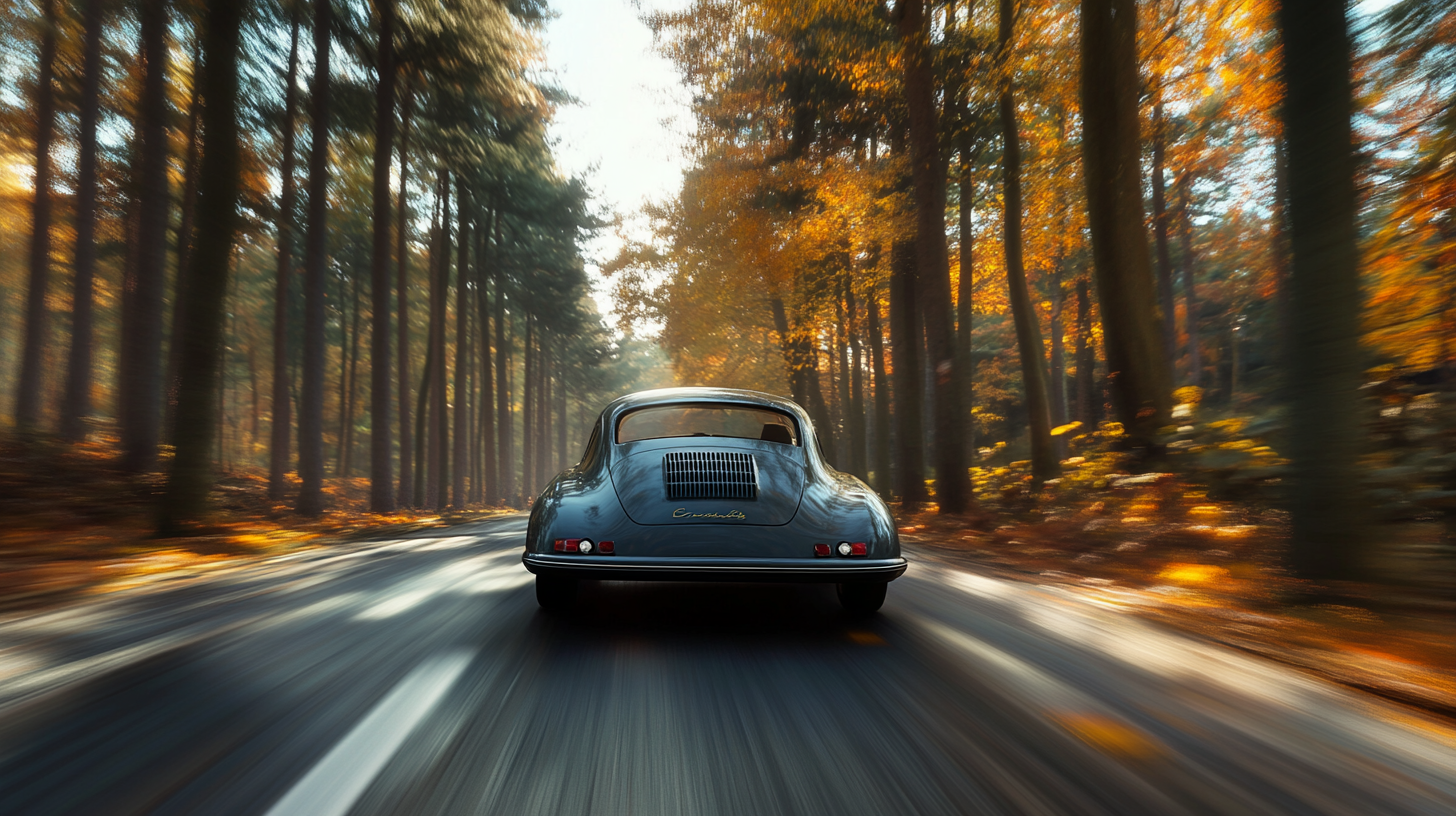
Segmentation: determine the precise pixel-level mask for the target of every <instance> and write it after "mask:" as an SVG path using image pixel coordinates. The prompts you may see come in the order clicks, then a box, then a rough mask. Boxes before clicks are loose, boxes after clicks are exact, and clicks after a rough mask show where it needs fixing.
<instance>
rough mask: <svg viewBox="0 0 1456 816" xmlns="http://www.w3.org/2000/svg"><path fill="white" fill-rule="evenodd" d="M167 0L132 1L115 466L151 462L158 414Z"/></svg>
mask: <svg viewBox="0 0 1456 816" xmlns="http://www.w3.org/2000/svg"><path fill="white" fill-rule="evenodd" d="M167 16H168V15H167V2H166V0H142V2H141V4H140V6H139V8H138V18H139V22H140V25H141V53H142V61H143V63H144V64H145V66H146V69H145V70H146V75H145V77H144V78H143V80H142V96H141V100H140V109H139V111H138V119H139V122H138V125H137V137H138V139H139V140H140V142H141V146H140V154H141V155H140V158H141V161H140V169H139V172H138V173H137V176H138V178H137V190H138V193H137V199H138V200H137V201H135V202H133V206H135V207H136V208H137V211H138V213H137V232H136V242H137V245H136V265H135V267H134V270H133V272H134V274H133V277H132V280H131V281H130V284H131V285H130V286H128V287H127V289H128V291H127V292H126V296H127V298H128V300H127V304H128V307H127V308H126V309H124V310H123V311H122V328H121V355H120V357H121V359H120V365H119V366H118V371H119V373H120V378H119V380H118V382H117V396H118V400H117V402H118V405H119V408H120V410H119V413H120V419H121V428H120V430H121V449H122V468H123V469H124V470H126V471H128V472H131V473H140V472H142V471H146V470H150V469H151V468H152V466H153V465H154V464H155V463H156V461H157V443H158V441H159V439H160V431H159V429H160V426H161V421H162V417H161V414H162V406H161V388H162V383H161V357H162V288H163V284H164V282H165V280H166V273H167V220H168V212H169V210H170V208H171V196H170V195H169V192H168V185H167V153H168V151H167V114H168V111H167V26H168V21H167Z"/></svg>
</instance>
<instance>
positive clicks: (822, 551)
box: [814, 544, 829, 558]
mask: <svg viewBox="0 0 1456 816" xmlns="http://www.w3.org/2000/svg"><path fill="white" fill-rule="evenodd" d="M828 554H829V545H828V544H815V545H814V555H815V556H816V557H818V558H823V557H824V556H826V555H828Z"/></svg>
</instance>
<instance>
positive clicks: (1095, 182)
mask: <svg viewBox="0 0 1456 816" xmlns="http://www.w3.org/2000/svg"><path fill="white" fill-rule="evenodd" d="M1138 88H1139V83H1138V69H1137V3H1136V2H1135V0H1082V163H1083V169H1084V175H1085V176H1086V180H1087V221H1088V226H1089V228H1090V229H1089V231H1090V232H1091V235H1092V262H1093V268H1094V271H1095V274H1096V277H1097V299H1098V302H1099V303H1100V304H1101V307H1102V327H1103V331H1102V336H1103V345H1104V347H1105V348H1106V356H1107V370H1108V377H1109V378H1110V379H1111V382H1112V393H1113V399H1114V402H1115V404H1116V408H1117V414H1118V419H1119V420H1120V421H1121V422H1122V425H1123V428H1124V429H1125V430H1126V432H1127V434H1128V436H1129V439H1130V441H1131V442H1132V443H1133V444H1134V445H1136V446H1140V447H1143V448H1146V449H1153V448H1155V446H1156V439H1157V437H1156V434H1157V429H1158V428H1159V427H1161V426H1162V425H1163V424H1165V423H1166V422H1167V419H1168V411H1169V409H1170V408H1171V407H1172V405H1171V394H1170V393H1169V392H1170V386H1171V383H1170V382H1169V381H1168V367H1167V363H1166V361H1165V360H1164V355H1163V344H1162V338H1161V332H1160V331H1159V327H1158V321H1157V310H1156V303H1155V299H1154V297H1153V276H1152V269H1151V263H1150V262H1149V258H1148V243H1147V231H1146V227H1145V225H1144V223H1143V193H1142V191H1143V188H1142V178H1141V175H1142V174H1141V162H1140V157H1141V149H1140V145H1141V141H1140V140H1139V138H1138Z"/></svg>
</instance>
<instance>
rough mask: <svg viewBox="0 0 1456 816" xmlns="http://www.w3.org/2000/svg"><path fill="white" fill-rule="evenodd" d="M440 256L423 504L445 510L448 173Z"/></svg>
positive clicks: (433, 298) (443, 185) (433, 291)
mask: <svg viewBox="0 0 1456 816" xmlns="http://www.w3.org/2000/svg"><path fill="white" fill-rule="evenodd" d="M440 202H441V204H440V211H441V216H440V236H439V246H440V258H439V260H438V261H437V262H436V263H435V276H434V279H433V280H432V281H430V345H432V346H433V347H434V350H433V352H432V353H433V354H434V359H435V364H434V366H433V367H432V368H431V369H430V470H429V474H428V481H427V482H426V484H425V506H426V507H429V508H431V509H434V510H444V509H445V505H446V503H447V502H448V501H449V498H450V497H449V495H448V491H449V489H450V462H449V459H448V457H449V455H450V448H449V444H448V436H447V433H448V427H449V425H448V423H449V415H448V412H447V409H446V405H445V400H446V399H448V398H449V394H448V393H446V390H445V382H446V378H445V369H446V368H447V365H446V360H445V321H446V320H447V319H448V315H447V314H446V312H447V309H448V305H449V300H448V298H449V296H450V175H449V173H448V172H446V173H443V174H442V175H441V178H440Z"/></svg>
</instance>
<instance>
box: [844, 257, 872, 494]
mask: <svg viewBox="0 0 1456 816" xmlns="http://www.w3.org/2000/svg"><path fill="white" fill-rule="evenodd" d="M844 300H845V311H846V312H848V318H849V320H848V331H849V351H850V359H849V427H848V428H847V430H848V432H849V433H848V436H849V450H850V456H849V471H850V472H851V473H853V474H854V475H856V476H858V477H860V478H861V479H864V480H866V481H867V480H868V479H869V478H870V466H869V456H868V451H867V450H866V442H867V440H866V439H865V399H864V343H863V342H862V341H861V339H860V337H861V330H860V322H859V321H860V317H859V304H858V303H856V301H855V297H854V280H853V278H852V277H851V276H848V275H846V276H845V279H844Z"/></svg>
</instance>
